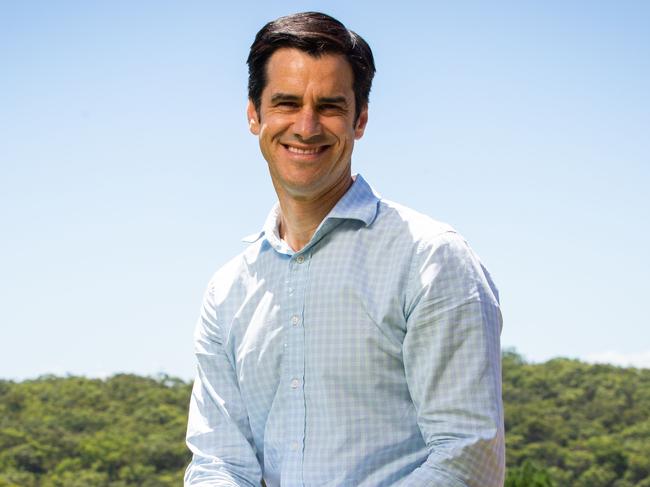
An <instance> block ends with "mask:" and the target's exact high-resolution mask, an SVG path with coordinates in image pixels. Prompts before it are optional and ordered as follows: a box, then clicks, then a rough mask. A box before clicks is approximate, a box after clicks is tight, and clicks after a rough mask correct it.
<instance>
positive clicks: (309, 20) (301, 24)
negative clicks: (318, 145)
mask: <svg viewBox="0 0 650 487" xmlns="http://www.w3.org/2000/svg"><path fill="white" fill-rule="evenodd" d="M283 47H292V48H295V49H300V50H301V51H305V52H306V53H308V54H310V55H312V56H316V57H318V56H321V55H323V54H342V55H343V56H345V58H346V59H347V60H348V62H349V63H350V66H351V67H352V73H353V75H354V86H353V88H354V105H355V120H356V119H358V118H359V114H360V113H361V109H362V107H364V106H366V105H367V104H368V95H369V94H370V87H371V85H372V78H373V76H374V75H375V61H374V59H373V57H372V51H371V50H370V46H369V45H368V43H366V41H364V40H363V38H362V37H361V36H360V35H358V34H355V33H354V32H352V31H351V30H348V29H347V28H346V27H345V25H343V24H342V23H341V22H339V21H338V20H336V19H335V18H333V17H330V16H329V15H326V14H323V13H320V12H302V13H297V14H293V15H287V16H286V17H280V18H279V19H277V20H273V21H271V22H269V23H268V24H266V25H265V26H264V27H262V29H261V30H260V31H259V32H258V33H257V35H256V36H255V41H253V44H252V45H251V49H250V53H249V54H248V59H247V60H246V63H247V64H248V98H250V99H251V100H252V101H253V104H254V105H255V109H256V110H257V113H258V114H259V113H260V104H261V99H262V91H263V90H264V87H265V86H266V64H267V62H268V60H269V58H270V57H271V55H272V54H273V53H274V52H275V51H276V50H277V49H280V48H283Z"/></svg>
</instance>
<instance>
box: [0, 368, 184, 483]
mask: <svg viewBox="0 0 650 487" xmlns="http://www.w3.org/2000/svg"><path fill="white" fill-rule="evenodd" d="M189 394H190V385H189V384H186V383H184V382H183V381H180V380H178V379H173V378H170V377H167V376H163V377H160V378H158V379H152V378H144V377H138V376H134V375H116V376H113V377H111V378H109V379H107V380H99V379H86V378H81V377H66V378H59V377H52V376H46V377H41V378H39V379H37V380H32V381H25V382H22V383H13V382H7V381H0V412H2V414H1V415H0V487H13V486H16V487H18V486H19V487H31V486H34V487H36V486H38V487H95V486H96V487H127V486H140V487H142V486H145V487H146V486H149V487H165V486H178V485H182V476H183V470H184V468H185V466H186V465H187V463H188V462H189V452H188V451H187V449H186V448H185V443H184V436H185V426H186V423H187V406H188V403H189Z"/></svg>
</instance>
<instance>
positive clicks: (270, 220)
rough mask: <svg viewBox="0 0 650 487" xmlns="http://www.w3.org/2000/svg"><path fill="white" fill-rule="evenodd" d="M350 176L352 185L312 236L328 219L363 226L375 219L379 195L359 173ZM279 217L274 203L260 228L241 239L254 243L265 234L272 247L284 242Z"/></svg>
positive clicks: (319, 230)
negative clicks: (352, 221) (356, 221)
mask: <svg viewBox="0 0 650 487" xmlns="http://www.w3.org/2000/svg"><path fill="white" fill-rule="evenodd" d="M352 178H353V180H354V182H353V183H352V186H350V188H349V189H348V190H347V192H346V193H345V194H344V195H343V196H342V197H341V199H340V200H339V201H338V202H337V203H336V205H334V208H332V209H331V210H330V212H329V213H328V214H327V216H326V217H325V218H324V219H323V221H322V222H321V224H320V225H319V227H318V228H317V229H316V232H315V233H314V236H316V234H322V231H321V230H322V229H323V227H324V226H325V224H326V223H327V222H328V220H333V219H337V220H359V221H361V222H363V223H364V224H365V226H369V225H370V224H372V222H373V221H374V220H375V217H376V216H377V207H378V206H377V203H378V202H379V200H380V198H381V196H379V194H378V193H377V192H376V191H375V190H373V189H372V187H371V186H370V185H369V184H368V183H367V182H366V180H365V179H363V177H362V176H361V174H355V175H354V176H352ZM279 219H280V205H279V203H276V204H275V206H274V207H273V208H272V209H271V211H270V212H269V214H268V216H267V217H266V221H265V222H264V226H263V227H262V230H261V231H259V232H257V233H254V234H252V235H248V236H247V237H244V239H243V241H244V242H247V243H254V242H256V241H257V240H259V239H260V238H261V237H262V236H265V237H266V239H267V240H268V241H269V243H270V244H271V245H272V246H273V247H277V246H278V245H280V243H282V244H284V242H282V240H281V239H280V234H279V232H278V226H279V225H278V223H279V221H280V220H279ZM284 246H286V247H288V246H287V245H286V244H284Z"/></svg>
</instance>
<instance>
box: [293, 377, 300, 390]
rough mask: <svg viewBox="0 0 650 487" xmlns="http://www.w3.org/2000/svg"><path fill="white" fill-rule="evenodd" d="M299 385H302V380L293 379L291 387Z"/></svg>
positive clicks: (295, 387) (294, 387)
mask: <svg viewBox="0 0 650 487" xmlns="http://www.w3.org/2000/svg"><path fill="white" fill-rule="evenodd" d="M299 385H300V381H299V380H298V379H293V380H292V381H291V388H292V389H297V388H298V386H299Z"/></svg>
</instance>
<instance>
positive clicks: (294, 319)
mask: <svg viewBox="0 0 650 487" xmlns="http://www.w3.org/2000/svg"><path fill="white" fill-rule="evenodd" d="M298 323H300V318H299V317H298V315H293V316H292V317H291V324H292V325H293V326H298Z"/></svg>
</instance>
